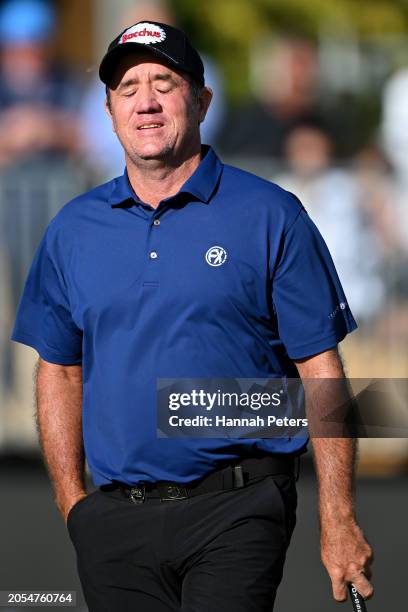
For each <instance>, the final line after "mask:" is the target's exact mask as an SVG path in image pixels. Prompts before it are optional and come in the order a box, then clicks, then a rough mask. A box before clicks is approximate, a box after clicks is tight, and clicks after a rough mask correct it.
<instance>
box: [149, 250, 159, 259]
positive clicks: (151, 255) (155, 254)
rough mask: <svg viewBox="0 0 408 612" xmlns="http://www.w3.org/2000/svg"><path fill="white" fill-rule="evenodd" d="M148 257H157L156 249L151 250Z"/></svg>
mask: <svg viewBox="0 0 408 612" xmlns="http://www.w3.org/2000/svg"><path fill="white" fill-rule="evenodd" d="M149 257H150V259H157V258H158V254H157V253H156V251H152V252H151V253H150V255H149Z"/></svg>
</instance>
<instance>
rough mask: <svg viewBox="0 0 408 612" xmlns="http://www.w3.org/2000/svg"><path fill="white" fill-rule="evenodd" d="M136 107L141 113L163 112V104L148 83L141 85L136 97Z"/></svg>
mask: <svg viewBox="0 0 408 612" xmlns="http://www.w3.org/2000/svg"><path fill="white" fill-rule="evenodd" d="M135 109H136V112H137V113H139V114H141V115H142V114H145V113H159V112H161V110H162V107H161V104H160V103H159V101H158V100H157V98H156V96H155V92H154V90H153V89H152V87H151V86H150V85H149V84H148V83H146V84H143V85H142V86H140V87H139V89H138V91H137V94H136V99H135Z"/></svg>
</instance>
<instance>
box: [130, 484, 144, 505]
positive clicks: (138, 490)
mask: <svg viewBox="0 0 408 612" xmlns="http://www.w3.org/2000/svg"><path fill="white" fill-rule="evenodd" d="M145 497H146V491H145V487H144V485H139V486H137V487H131V488H130V492H129V499H130V501H131V502H133V503H134V504H143V502H144V500H145Z"/></svg>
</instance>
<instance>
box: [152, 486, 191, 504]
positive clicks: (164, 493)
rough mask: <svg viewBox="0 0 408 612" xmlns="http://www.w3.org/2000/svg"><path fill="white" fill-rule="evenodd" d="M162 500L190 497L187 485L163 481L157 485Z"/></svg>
mask: <svg viewBox="0 0 408 612" xmlns="http://www.w3.org/2000/svg"><path fill="white" fill-rule="evenodd" d="M157 488H158V489H159V492H160V499H161V500H162V501H173V500H175V499H188V495H187V489H186V487H183V486H180V485H178V484H175V483H172V482H162V483H160V484H158V485H157Z"/></svg>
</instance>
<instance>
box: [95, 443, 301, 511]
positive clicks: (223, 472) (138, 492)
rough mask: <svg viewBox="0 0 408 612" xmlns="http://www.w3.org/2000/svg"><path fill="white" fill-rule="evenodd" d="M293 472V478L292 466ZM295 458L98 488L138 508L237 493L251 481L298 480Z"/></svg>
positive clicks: (253, 459) (274, 457)
mask: <svg viewBox="0 0 408 612" xmlns="http://www.w3.org/2000/svg"><path fill="white" fill-rule="evenodd" d="M296 464H297V470H296V474H295V465H296ZM298 474H299V457H294V456H293V455H292V456H283V455H278V456H277V455H267V456H262V457H248V458H246V459H242V460H240V461H236V462H232V463H230V464H228V465H227V466H226V467H224V468H221V469H218V470H216V471H214V472H211V473H210V474H208V475H206V476H204V477H203V478H200V479H198V480H193V481H191V482H187V483H178V482H170V481H164V480H163V481H158V482H153V483H151V482H141V483H137V484H135V485H128V484H125V483H122V482H119V481H113V482H112V484H109V485H103V486H101V487H100V489H101V490H102V491H113V490H115V489H119V490H120V491H121V492H122V494H123V495H124V496H125V497H127V498H128V499H129V500H130V501H131V502H133V503H134V504H141V503H143V502H144V501H145V499H149V498H152V499H161V500H162V501H172V500H179V499H188V498H189V497H195V496H196V495H203V494H204V493H210V492H214V491H224V490H229V489H239V488H242V487H245V486H246V485H247V484H248V483H250V482H251V481H255V480H259V479H260V478H262V477H265V476H271V475H275V476H278V475H287V476H292V477H294V478H296V480H297V478H298Z"/></svg>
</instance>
